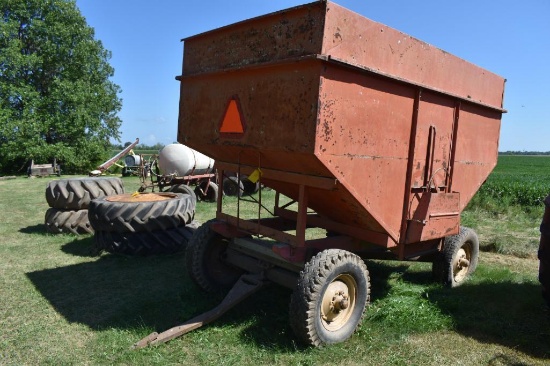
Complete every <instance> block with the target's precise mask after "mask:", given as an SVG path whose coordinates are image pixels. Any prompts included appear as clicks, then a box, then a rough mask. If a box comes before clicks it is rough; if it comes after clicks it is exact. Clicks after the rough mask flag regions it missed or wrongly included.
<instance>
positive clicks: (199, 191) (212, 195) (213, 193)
mask: <svg viewBox="0 0 550 366" xmlns="http://www.w3.org/2000/svg"><path fill="white" fill-rule="evenodd" d="M207 186H208V190H207V189H206V187H207ZM203 192H206V194H204V193H203ZM195 195H196V196H197V199H198V200H200V201H205V202H217V201H218V185H217V184H216V183H214V182H209V183H207V182H206V181H205V182H201V183H200V184H199V185H197V187H196V188H195Z"/></svg>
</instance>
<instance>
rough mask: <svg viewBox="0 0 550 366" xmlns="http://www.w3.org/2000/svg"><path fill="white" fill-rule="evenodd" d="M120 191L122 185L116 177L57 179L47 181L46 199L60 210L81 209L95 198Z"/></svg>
mask: <svg viewBox="0 0 550 366" xmlns="http://www.w3.org/2000/svg"><path fill="white" fill-rule="evenodd" d="M121 193H124V185H123V183H122V180H121V179H120V178H116V177H99V178H70V179H59V180H52V181H50V182H49V183H48V187H47V188H46V201H48V205H49V206H50V207H53V208H58V209H60V210H82V209H86V208H88V206H89V204H90V201H91V200H93V199H95V198H99V197H103V196H111V195H115V194H121Z"/></svg>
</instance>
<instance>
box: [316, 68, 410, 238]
mask: <svg viewBox="0 0 550 366" xmlns="http://www.w3.org/2000/svg"><path fill="white" fill-rule="evenodd" d="M323 70H324V71H323V73H322V85H321V89H320V91H319V94H320V105H319V110H320V111H319V128H318V129H317V149H316V154H317V156H318V157H319V159H320V160H321V161H322V162H323V163H324V164H325V165H326V166H327V168H328V169H330V171H331V173H332V174H333V175H334V176H335V177H336V178H337V179H338V180H339V181H340V182H341V184H342V185H344V186H345V187H346V189H347V190H348V191H349V193H350V194H351V196H353V198H354V199H355V202H356V203H355V204H356V205H358V207H361V208H362V209H363V210H365V209H366V210H367V211H368V212H369V214H370V215H365V214H364V212H363V214H361V213H359V212H358V211H359V210H349V211H350V212H349V213H348V214H346V213H344V214H343V215H342V216H339V218H340V219H341V220H349V221H350V222H356V223H357V225H359V226H361V227H365V228H367V229H370V230H379V229H378V227H382V228H384V231H385V232H388V233H389V234H390V235H391V236H392V238H393V239H394V240H395V241H398V239H399V229H400V225H401V220H402V218H401V215H400V213H401V211H402V209H403V198H404V190H405V184H404V182H405V180H406V174H407V158H408V147H409V145H408V143H409V136H410V130H411V119H412V109H413V102H414V100H413V99H414V95H415V93H414V89H413V88H411V87H409V86H407V85H402V84H396V83H394V82H392V81H391V80H387V79H384V78H380V77H378V76H375V75H369V74H364V73H362V74H361V73H357V72H354V71H353V70H350V69H347V68H343V67H340V66H337V65H327V66H325V68H324V69H323ZM346 204H347V205H349V201H346ZM333 205H335V206H337V205H339V201H338V200H336V202H334V203H333Z"/></svg>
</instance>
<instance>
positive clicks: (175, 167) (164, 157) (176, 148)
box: [159, 144, 214, 177]
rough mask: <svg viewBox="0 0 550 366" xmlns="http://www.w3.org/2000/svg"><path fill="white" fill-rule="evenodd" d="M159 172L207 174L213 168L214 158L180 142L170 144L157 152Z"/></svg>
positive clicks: (182, 174)
mask: <svg viewBox="0 0 550 366" xmlns="http://www.w3.org/2000/svg"><path fill="white" fill-rule="evenodd" d="M159 169H160V172H161V174H163V175H170V174H175V175H176V176H178V177H183V176H186V175H191V174H192V175H199V174H208V173H211V172H212V171H213V170H214V160H213V159H211V158H209V157H208V156H206V155H204V154H201V153H200V152H198V151H196V150H193V149H191V148H189V147H187V146H185V145H182V144H170V145H166V146H165V147H163V148H162V149H161V150H160V152H159Z"/></svg>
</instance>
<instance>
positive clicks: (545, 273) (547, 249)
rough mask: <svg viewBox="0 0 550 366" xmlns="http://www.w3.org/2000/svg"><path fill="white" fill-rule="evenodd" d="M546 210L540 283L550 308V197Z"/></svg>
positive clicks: (539, 254)
mask: <svg viewBox="0 0 550 366" xmlns="http://www.w3.org/2000/svg"><path fill="white" fill-rule="evenodd" d="M544 205H545V206H546V209H545V211H544V216H543V218H542V223H541V225H540V244H539V251H538V258H539V282H540V284H541V285H542V298H543V299H544V301H545V302H546V305H548V307H550V196H548V197H546V199H545V200H544Z"/></svg>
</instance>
